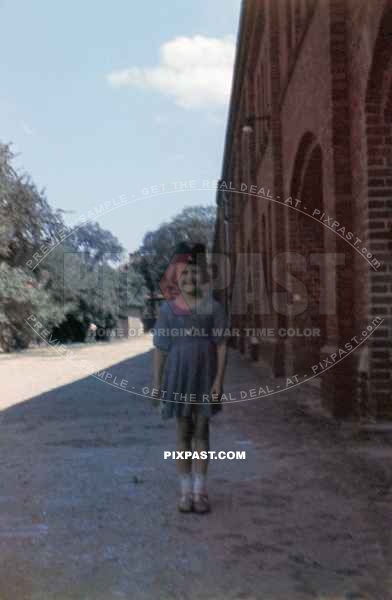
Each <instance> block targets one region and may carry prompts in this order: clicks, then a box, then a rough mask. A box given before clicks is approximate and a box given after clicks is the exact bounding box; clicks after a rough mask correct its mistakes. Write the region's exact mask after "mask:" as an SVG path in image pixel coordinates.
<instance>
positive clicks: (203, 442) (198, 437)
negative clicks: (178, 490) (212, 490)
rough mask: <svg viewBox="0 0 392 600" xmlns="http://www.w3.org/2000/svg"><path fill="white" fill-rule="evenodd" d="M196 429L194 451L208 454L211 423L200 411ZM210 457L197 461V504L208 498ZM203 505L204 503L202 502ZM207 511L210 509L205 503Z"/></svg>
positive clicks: (196, 419) (196, 414) (195, 488)
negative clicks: (204, 497) (201, 497)
mask: <svg viewBox="0 0 392 600" xmlns="http://www.w3.org/2000/svg"><path fill="white" fill-rule="evenodd" d="M194 417H195V429H194V434H193V435H194V437H193V439H194V450H195V451H196V452H198V453H200V452H203V451H205V452H208V451H209V449H210V423H209V418H208V417H205V416H204V415H202V414H200V412H199V411H196V412H195V415H194ZM208 462H209V457H208V454H207V458H199V459H195V461H194V464H195V471H194V482H193V493H194V497H195V499H196V502H199V503H200V496H207V470H208ZM201 503H202V504H203V501H201ZM204 504H205V508H206V510H208V509H209V507H208V506H207V505H206V502H204ZM201 508H202V507H201ZM206 510H200V511H199V512H206Z"/></svg>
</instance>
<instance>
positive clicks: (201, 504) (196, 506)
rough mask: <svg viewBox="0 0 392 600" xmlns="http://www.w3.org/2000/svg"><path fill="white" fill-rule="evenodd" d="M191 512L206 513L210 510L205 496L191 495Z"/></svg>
mask: <svg viewBox="0 0 392 600" xmlns="http://www.w3.org/2000/svg"><path fill="white" fill-rule="evenodd" d="M193 510H194V511H195V512H196V513H199V514H203V513H208V512H210V510H211V506H210V501H209V500H208V496H207V494H193Z"/></svg>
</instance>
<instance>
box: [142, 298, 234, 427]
mask: <svg viewBox="0 0 392 600" xmlns="http://www.w3.org/2000/svg"><path fill="white" fill-rule="evenodd" d="M173 311H175V312H173ZM175 313H176V314H175ZM178 313H179V308H178V307H177V306H176V307H175V308H174V305H173V302H166V301H165V302H163V303H162V304H161V306H160V311H159V316H158V319H157V322H156V324H155V327H154V330H153V334H154V336H153V343H154V346H155V347H156V348H158V349H159V350H161V351H162V352H165V353H167V357H166V362H165V366H164V370H163V374H162V381H161V400H160V406H161V414H162V417H163V418H164V419H168V418H170V417H174V416H176V417H177V416H190V415H191V414H192V410H193V406H195V405H197V410H198V411H199V412H201V414H203V415H205V416H206V417H211V416H212V415H214V414H215V413H217V412H218V411H220V410H221V409H222V403H221V402H214V401H213V399H212V398H211V387H212V384H213V382H214V379H215V376H216V370H217V345H218V344H220V343H223V342H224V341H225V338H227V337H229V329H228V322H227V318H226V314H225V309H224V307H223V304H221V303H220V302H218V301H216V300H215V299H214V298H213V297H212V295H211V294H207V295H206V296H204V298H202V299H201V300H200V302H199V303H198V304H196V305H195V306H193V307H191V308H190V313H191V314H189V313H188V314H187V313H185V312H181V313H180V314H178ZM222 393H223V390H222ZM196 403H197V404H196Z"/></svg>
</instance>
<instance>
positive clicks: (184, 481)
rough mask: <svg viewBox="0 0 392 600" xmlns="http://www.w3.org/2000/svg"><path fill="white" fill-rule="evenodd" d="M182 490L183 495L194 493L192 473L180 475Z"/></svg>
mask: <svg viewBox="0 0 392 600" xmlns="http://www.w3.org/2000/svg"><path fill="white" fill-rule="evenodd" d="M179 481H180V491H181V494H182V495H183V496H186V495H187V494H191V493H192V475H191V474H190V473H182V474H181V475H179Z"/></svg>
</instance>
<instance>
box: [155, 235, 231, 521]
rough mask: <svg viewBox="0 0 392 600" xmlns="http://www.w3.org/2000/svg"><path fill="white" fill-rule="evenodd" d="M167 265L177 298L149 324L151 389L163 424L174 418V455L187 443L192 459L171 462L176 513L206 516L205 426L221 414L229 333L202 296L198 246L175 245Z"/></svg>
mask: <svg viewBox="0 0 392 600" xmlns="http://www.w3.org/2000/svg"><path fill="white" fill-rule="evenodd" d="M173 262H174V263H175V271H176V276H175V283H176V285H178V288H177V295H175V296H174V298H173V299H171V300H169V301H168V302H164V303H163V304H162V305H161V307H160V312H159V316H158V320H157V323H156V324H155V328H154V329H155V334H154V337H153V342H154V345H155V347H156V349H155V353H154V380H153V381H154V383H153V386H154V388H155V390H156V395H158V391H159V393H160V397H161V400H160V405H161V414H162V416H163V418H165V419H167V418H171V417H176V420H177V446H176V449H177V450H178V451H180V452H184V453H185V452H191V451H192V442H193V445H194V448H193V451H194V452H197V454H198V458H195V460H194V461H192V459H191V458H177V471H178V476H179V482H180V498H179V501H178V509H179V510H180V511H181V512H191V511H192V510H194V511H195V512H198V513H205V512H208V511H209V510H210V504H209V499H208V494H207V481H206V478H207V468H208V450H209V447H210V439H209V420H210V418H211V417H212V416H213V415H214V414H216V413H217V412H219V411H220V410H221V409H222V405H221V403H220V402H219V400H220V397H221V395H222V393H223V387H222V386H223V377H224V370H225V366H226V342H227V338H228V334H229V332H228V329H227V322H226V315H225V311H224V307H223V305H222V304H221V303H220V302H217V301H216V300H214V299H213V296H212V293H211V292H210V291H208V290H205V287H206V283H207V282H208V270H207V259H206V253H205V247H204V245H203V244H195V245H193V246H191V245H189V244H186V243H182V244H179V245H178V246H177V249H176V253H175V255H174V261H173V260H172V261H171V264H173ZM200 453H202V454H200ZM184 455H185V454H184ZM192 463H193V465H192ZM192 466H193V479H192Z"/></svg>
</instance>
